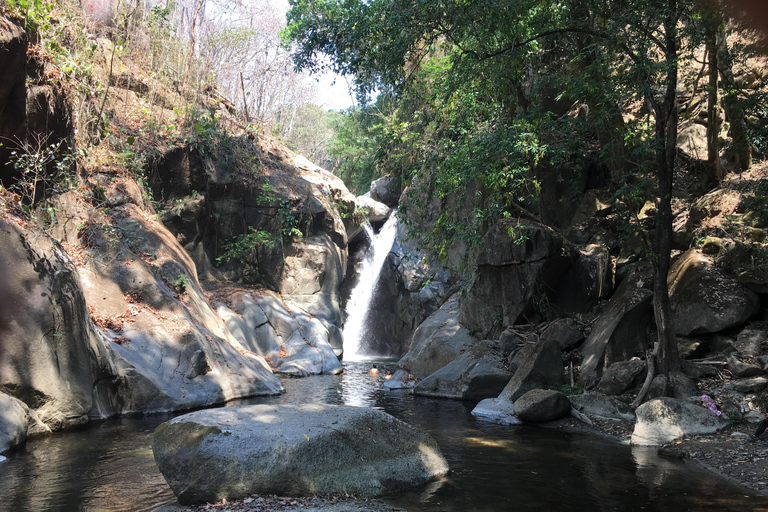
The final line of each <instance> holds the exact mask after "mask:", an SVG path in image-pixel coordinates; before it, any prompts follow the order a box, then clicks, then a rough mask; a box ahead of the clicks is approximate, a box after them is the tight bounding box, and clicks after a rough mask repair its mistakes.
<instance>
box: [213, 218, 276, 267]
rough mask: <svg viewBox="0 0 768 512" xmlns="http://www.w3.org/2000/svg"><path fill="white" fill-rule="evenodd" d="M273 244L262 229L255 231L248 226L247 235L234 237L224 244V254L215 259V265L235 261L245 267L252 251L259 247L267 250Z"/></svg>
mask: <svg viewBox="0 0 768 512" xmlns="http://www.w3.org/2000/svg"><path fill="white" fill-rule="evenodd" d="M274 243H275V242H274V240H273V239H272V235H271V234H270V233H267V232H266V231H264V230H263V229H255V228H254V227H253V226H249V227H248V233H243V234H242V235H237V236H234V237H232V238H231V239H230V240H229V241H228V242H226V243H225V244H224V253H223V254H222V255H221V256H219V257H218V258H216V263H218V264H219V265H221V264H222V263H226V262H228V261H232V260H236V261H239V262H240V263H243V264H245V265H247V263H248V257H249V256H250V255H251V252H252V251H253V249H255V248H256V247H258V246H260V245H263V246H264V247H268V248H269V247H272V246H273V245H274Z"/></svg>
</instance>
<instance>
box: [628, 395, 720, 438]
mask: <svg viewBox="0 0 768 512" xmlns="http://www.w3.org/2000/svg"><path fill="white" fill-rule="evenodd" d="M635 412H636V414H637V423H636V424H635V431H634V432H633V433H632V444H637V445H660V444H665V443H668V442H670V441H674V440H675V439H679V438H681V437H683V436H685V435H692V434H712V433H714V432H717V431H718V430H719V429H721V428H724V427H725V426H726V425H727V424H728V422H727V420H726V419H725V418H724V417H723V416H722V415H721V416H717V415H715V414H714V413H712V411H710V410H709V409H707V408H705V407H701V406H698V405H693V404H690V403H686V402H682V401H679V400H676V399H674V398H657V399H654V400H650V401H648V402H646V403H644V404H643V405H641V406H640V407H638V408H637V410H636V411H635Z"/></svg>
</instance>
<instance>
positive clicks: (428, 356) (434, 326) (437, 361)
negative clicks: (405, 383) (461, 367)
mask: <svg viewBox="0 0 768 512" xmlns="http://www.w3.org/2000/svg"><path fill="white" fill-rule="evenodd" d="M458 310H459V295H458V294H455V295H453V296H452V297H451V298H450V299H448V301H446V303H445V304H444V305H443V306H442V307H441V308H440V309H439V310H437V311H436V312H435V313H433V314H432V315H430V316H429V318H427V319H426V320H424V322H422V323H421V325H419V327H418V328H417V329H416V331H414V333H413V338H412V340H411V344H410V348H409V350H408V352H406V354H405V355H403V357H402V358H401V359H400V362H399V363H398V364H399V365H400V366H401V367H402V368H404V369H405V370H407V371H408V372H409V373H412V374H413V375H414V376H415V377H416V378H418V379H423V378H425V377H427V376H428V375H430V374H432V373H434V372H436V371H437V370H439V369H440V368H442V367H444V366H445V365H447V364H448V363H450V362H451V361H453V360H454V359H456V358H457V357H459V356H460V355H461V353H462V352H463V351H465V350H467V349H468V348H469V347H471V346H472V345H474V344H475V343H477V340H476V339H475V338H473V337H472V336H470V335H469V333H468V332H467V329H466V328H464V327H463V326H462V325H461V324H460V323H459V321H458V318H457V316H458Z"/></svg>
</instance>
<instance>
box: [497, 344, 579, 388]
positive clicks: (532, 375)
mask: <svg viewBox="0 0 768 512" xmlns="http://www.w3.org/2000/svg"><path fill="white" fill-rule="evenodd" d="M512 366H513V367H515V368H516V369H515V374H514V375H513V376H512V379H511V380H510V381H509V383H508V384H507V385H506V386H505V387H504V390H503V391H502V392H501V394H500V395H499V398H500V399H504V400H508V401H510V402H515V401H517V399H518V398H520V397H521V396H523V395H524V394H525V393H527V392H528V391H530V390H532V389H538V388H545V389H546V388H549V387H552V386H557V385H559V384H562V383H563V381H564V376H563V360H562V355H561V351H560V345H559V344H558V343H557V342H556V341H554V340H544V341H539V342H538V343H535V344H531V345H526V346H524V347H523V348H522V349H520V351H519V352H518V353H517V355H515V357H514V359H513V360H512Z"/></svg>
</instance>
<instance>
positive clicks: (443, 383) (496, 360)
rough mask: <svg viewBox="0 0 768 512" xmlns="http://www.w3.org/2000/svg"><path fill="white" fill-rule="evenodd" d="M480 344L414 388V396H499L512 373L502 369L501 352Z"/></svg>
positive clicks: (474, 397) (475, 398)
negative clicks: (485, 347)
mask: <svg viewBox="0 0 768 512" xmlns="http://www.w3.org/2000/svg"><path fill="white" fill-rule="evenodd" d="M483 348H484V347H483V345H482V344H481V345H477V346H476V347H473V349H471V350H468V351H466V352H464V353H463V354H461V355H460V356H459V357H458V358H456V359H454V360H453V361H451V362H450V363H448V364H447V365H445V366H444V367H442V368H440V369H439V370H437V371H436V372H435V373H433V374H432V375H429V376H428V377H427V378H425V379H424V380H422V381H421V382H419V383H418V384H417V385H416V387H414V388H413V393H414V394H415V395H423V396H434V397H440V398H458V399H462V400H482V399H484V398H490V397H495V396H499V393H501V391H502V390H503V389H504V386H506V384H507V382H509V379H510V377H512V374H511V373H510V372H509V371H507V370H504V369H503V368H502V364H503V361H502V358H501V354H499V353H497V352H491V351H490V350H488V349H485V350H484V349H483Z"/></svg>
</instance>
